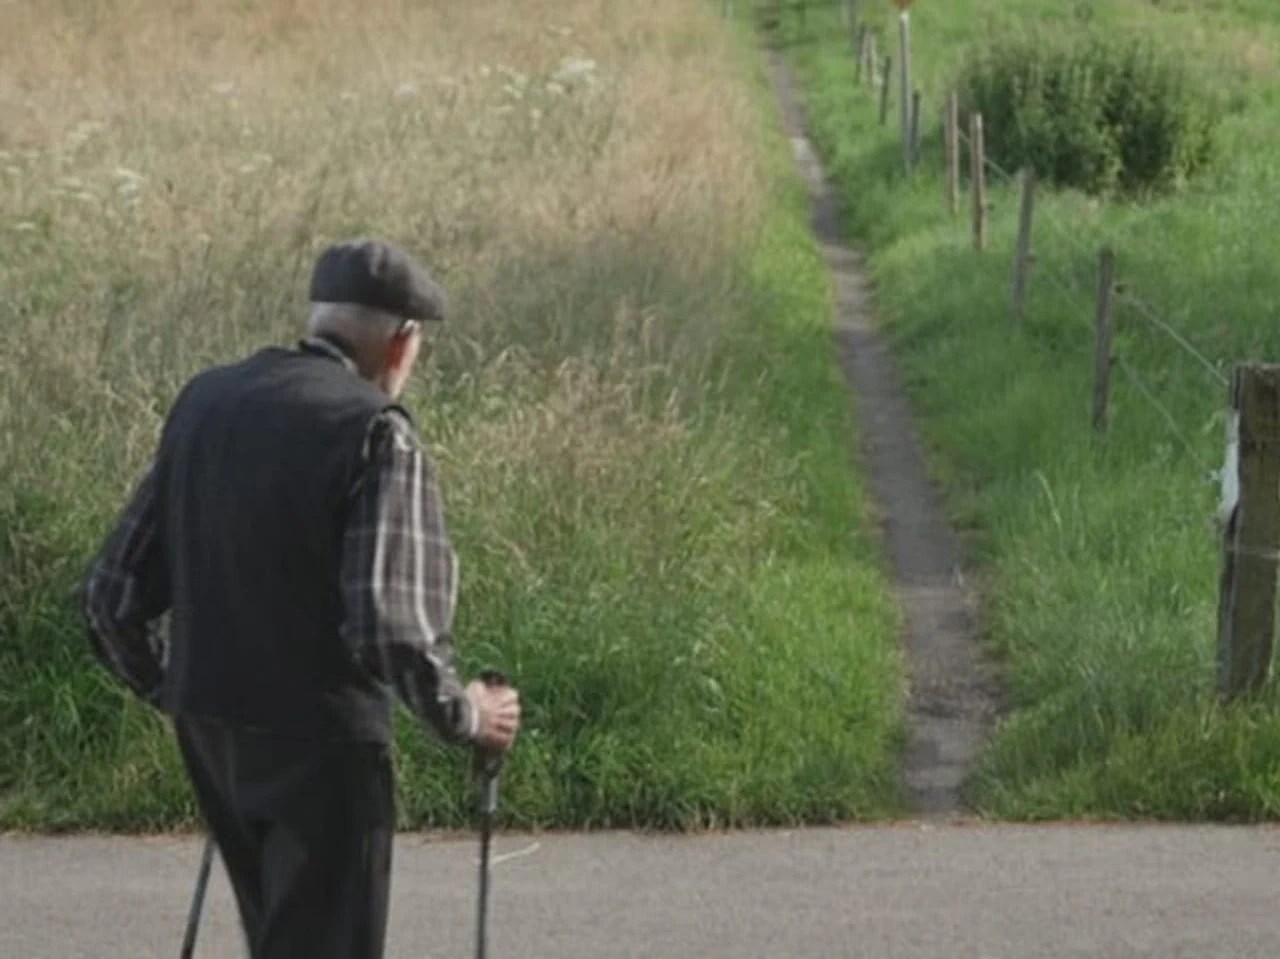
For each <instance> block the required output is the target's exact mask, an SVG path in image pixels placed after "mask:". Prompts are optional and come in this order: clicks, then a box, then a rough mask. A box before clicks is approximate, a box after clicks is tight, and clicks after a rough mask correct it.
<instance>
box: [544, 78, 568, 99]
mask: <svg viewBox="0 0 1280 959" xmlns="http://www.w3.org/2000/svg"><path fill="white" fill-rule="evenodd" d="M547 92H548V93H550V94H551V95H552V96H555V97H558V96H561V95H562V94H563V93H564V87H563V86H562V85H561V84H559V83H556V81H554V80H551V81H549V82H548V83H547Z"/></svg>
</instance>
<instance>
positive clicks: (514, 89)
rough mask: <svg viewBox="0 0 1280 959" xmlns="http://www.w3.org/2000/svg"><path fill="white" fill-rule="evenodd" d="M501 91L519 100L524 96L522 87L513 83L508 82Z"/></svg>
mask: <svg viewBox="0 0 1280 959" xmlns="http://www.w3.org/2000/svg"><path fill="white" fill-rule="evenodd" d="M502 92H503V93H505V94H506V95H507V96H509V97H510V98H511V99H512V100H519V99H520V98H521V97H523V96H524V89H523V88H522V87H519V86H517V85H516V84H514V83H508V84H506V85H505V86H503V88H502Z"/></svg>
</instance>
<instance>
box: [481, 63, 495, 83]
mask: <svg viewBox="0 0 1280 959" xmlns="http://www.w3.org/2000/svg"><path fill="white" fill-rule="evenodd" d="M492 73H493V71H492V70H490V69H489V64H487V63H482V64H480V76H482V77H484V78H485V79H486V80H487V79H488V78H489V76H490V75H491V74H492Z"/></svg>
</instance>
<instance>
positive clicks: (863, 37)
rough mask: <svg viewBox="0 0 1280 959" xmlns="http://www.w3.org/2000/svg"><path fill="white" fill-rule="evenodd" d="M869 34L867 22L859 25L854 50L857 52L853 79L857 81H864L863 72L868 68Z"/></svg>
mask: <svg viewBox="0 0 1280 959" xmlns="http://www.w3.org/2000/svg"><path fill="white" fill-rule="evenodd" d="M868 36H869V34H868V33H867V25H866V24H865V23H864V24H861V25H859V27H858V39H857V42H856V43H855V44H854V50H855V51H856V53H855V55H854V58H853V59H854V66H853V79H854V81H855V82H856V83H862V74H863V71H865V70H866V68H867V37H868Z"/></svg>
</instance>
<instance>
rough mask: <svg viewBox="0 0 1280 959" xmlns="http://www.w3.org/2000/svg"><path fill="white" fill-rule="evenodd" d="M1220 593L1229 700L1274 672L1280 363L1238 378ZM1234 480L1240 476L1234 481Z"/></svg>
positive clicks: (1279, 548)
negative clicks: (1230, 496)
mask: <svg viewBox="0 0 1280 959" xmlns="http://www.w3.org/2000/svg"><path fill="white" fill-rule="evenodd" d="M1230 428H1231V434H1234V435H1231V434H1229V437H1228V442H1229V444H1230V445H1229V447H1228V456H1227V469H1228V470H1233V471H1234V472H1235V475H1234V476H1230V475H1227V476H1224V484H1223V486H1224V490H1230V491H1231V493H1232V494H1234V496H1235V497H1236V498H1235V502H1234V503H1224V504H1223V505H1224V506H1225V507H1226V508H1227V513H1226V523H1225V527H1224V530H1223V552H1222V579H1221V582H1220V590H1219V599H1218V691H1219V694H1220V695H1221V697H1222V699H1223V700H1224V701H1230V700H1233V699H1237V698H1239V697H1241V696H1247V695H1250V694H1253V693H1257V692H1258V691H1260V690H1261V689H1262V688H1263V686H1265V685H1266V683H1267V680H1268V678H1269V677H1270V675H1271V669H1272V660H1273V657H1274V650H1275V630H1276V570H1277V565H1278V564H1277V561H1278V560H1280V366H1276V365H1267V364H1263V363H1246V364H1242V365H1240V366H1237V367H1236V369H1235V372H1234V375H1233V376H1232V378H1231V416H1230ZM1233 481H1234V482H1233Z"/></svg>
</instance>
